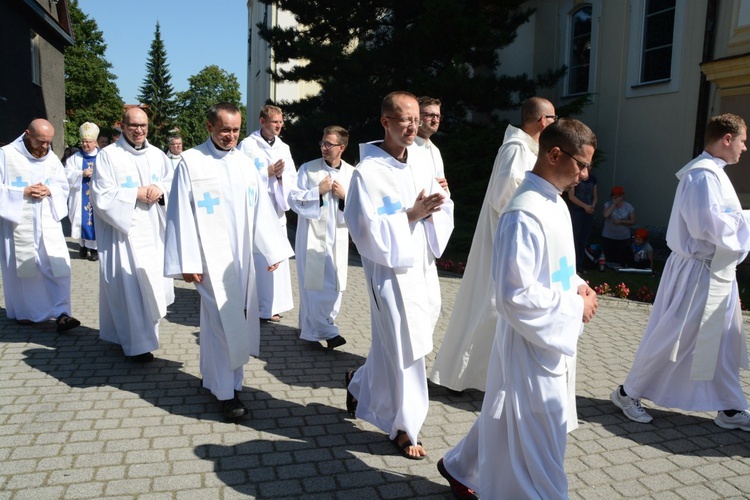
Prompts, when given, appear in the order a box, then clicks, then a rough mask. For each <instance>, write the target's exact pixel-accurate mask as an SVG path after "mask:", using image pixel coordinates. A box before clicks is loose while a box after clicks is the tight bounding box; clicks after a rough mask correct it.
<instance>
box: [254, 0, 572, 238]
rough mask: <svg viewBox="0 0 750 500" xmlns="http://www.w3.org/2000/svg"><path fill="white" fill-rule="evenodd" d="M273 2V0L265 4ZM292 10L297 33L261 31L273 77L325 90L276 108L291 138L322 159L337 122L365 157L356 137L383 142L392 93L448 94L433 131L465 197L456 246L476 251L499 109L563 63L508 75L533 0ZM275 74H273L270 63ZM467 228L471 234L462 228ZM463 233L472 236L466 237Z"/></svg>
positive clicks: (335, 4)
mask: <svg viewBox="0 0 750 500" xmlns="http://www.w3.org/2000/svg"><path fill="white" fill-rule="evenodd" d="M262 1H264V2H265V3H271V0H262ZM274 3H276V4H277V5H278V7H279V8H281V9H284V10H286V11H289V12H291V13H292V14H293V16H294V18H295V20H296V22H297V25H296V26H293V27H289V28H282V27H266V26H263V25H262V24H259V25H258V26H257V29H258V33H259V35H260V36H261V37H262V38H263V39H264V40H266V41H268V42H269V43H270V45H271V47H272V49H273V56H274V60H275V62H276V63H280V64H283V63H287V62H290V61H295V62H296V63H297V64H296V65H295V66H293V67H291V68H287V69H278V66H277V69H276V70H275V71H273V72H271V76H272V78H273V79H274V81H278V82H281V81H290V82H299V81H308V82H316V83H318V84H319V85H320V87H321V91H320V93H318V94H317V95H313V96H310V97H306V98H303V99H301V100H298V101H294V102H280V103H278V104H279V105H280V106H281V107H282V108H283V109H284V113H285V115H286V117H287V122H286V125H287V128H286V130H285V135H284V138H285V141H287V142H288V143H290V144H291V146H292V151H293V152H294V153H295V156H296V157H297V159H298V161H306V160H309V159H312V158H314V157H316V156H317V155H319V154H320V152H319V150H318V149H317V147H316V145H317V140H318V139H319V137H320V132H321V131H322V129H323V128H324V127H325V126H327V125H331V124H337V125H341V126H343V127H345V128H347V129H349V131H350V134H351V143H352V146H354V147H349V148H348V149H347V151H346V152H345V157H346V159H347V160H348V161H356V156H357V153H358V151H357V148H356V144H357V143H358V142H365V141H370V140H375V139H382V137H383V130H382V127H381V126H380V123H379V114H380V103H381V101H382V98H383V97H384V96H385V95H387V94H388V93H389V92H391V91H394V90H408V91H410V92H412V93H414V94H415V95H417V96H420V95H429V96H432V97H437V98H439V99H440V100H441V101H442V103H443V104H442V115H443V117H444V119H443V121H442V123H441V126H440V132H439V133H438V135H437V136H436V137H435V139H436V142H437V144H438V145H439V147H440V148H441V151H442V152H443V158H444V160H445V165H446V176H447V178H448V181H449V183H450V188H451V195H452V197H453V199H454V202H455V203H456V217H457V220H456V228H457V231H455V232H454V236H453V239H452V245H453V244H455V245H453V246H455V247H458V248H460V249H461V250H460V252H463V251H468V247H469V246H470V243H471V233H473V228H474V227H475V223H476V218H477V215H478V212H479V208H480V206H479V205H480V204H481V199H482V194H483V193H484V191H485V189H486V185H487V180H488V179H489V176H490V173H491V171H492V165H493V160H494V157H495V154H496V153H497V149H498V147H499V146H500V144H501V143H502V137H503V132H504V129H505V127H506V125H507V124H506V123H501V121H500V119H499V118H498V114H497V113H496V112H498V111H508V110H513V109H518V108H519V107H520V103H521V102H522V101H523V100H524V99H526V98H528V97H531V96H534V95H537V93H538V91H539V90H540V89H541V88H545V87H551V86H553V85H554V84H555V82H556V81H557V80H558V79H559V78H560V77H561V76H562V75H563V74H564V72H565V68H557V69H550V70H548V71H547V72H546V73H544V74H540V75H536V76H529V75H525V74H523V75H517V76H508V75H503V74H502V72H501V71H500V70H501V68H500V67H499V65H500V63H499V58H498V50H499V49H501V48H503V47H505V46H507V45H508V44H510V43H511V42H512V41H513V40H514V39H515V37H516V30H517V29H518V27H519V26H521V25H522V24H523V23H526V22H527V21H528V20H529V17H530V16H531V15H532V14H533V12H534V11H533V9H530V8H528V7H526V6H524V4H525V3H526V2H525V1H524V0H503V1H497V0H476V1H474V2H471V3H467V4H466V5H464V4H461V3H457V2H454V1H451V0H414V1H410V2H402V1H398V0H357V1H355V2H354V3H352V2H350V1H347V0H276V1H275V2H274ZM269 71H270V70H269ZM459 227H461V228H462V229H461V230H458V229H459ZM461 231H463V233H462V232H461Z"/></svg>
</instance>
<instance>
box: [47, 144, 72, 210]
mask: <svg viewBox="0 0 750 500" xmlns="http://www.w3.org/2000/svg"><path fill="white" fill-rule="evenodd" d="M50 154H53V153H50ZM57 163H58V167H57V168H55V172H54V174H53V177H52V178H51V179H50V184H49V186H48V187H49V191H50V195H49V198H48V201H49V204H50V209H51V210H52V217H54V218H55V220H56V221H57V222H60V221H61V220H63V219H64V218H65V217H66V216H67V215H68V194H69V193H70V186H68V179H67V178H66V177H65V171H64V170H63V168H62V163H60V162H57Z"/></svg>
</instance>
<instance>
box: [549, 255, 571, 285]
mask: <svg viewBox="0 0 750 500" xmlns="http://www.w3.org/2000/svg"><path fill="white" fill-rule="evenodd" d="M575 273H576V268H575V266H573V265H568V258H567V257H560V268H559V269H558V270H557V271H555V272H554V273H552V283H554V282H556V281H559V282H560V284H561V285H562V289H563V290H569V289H570V278H571V277H573V275H574V274H575Z"/></svg>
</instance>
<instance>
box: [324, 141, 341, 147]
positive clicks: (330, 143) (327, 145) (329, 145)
mask: <svg viewBox="0 0 750 500" xmlns="http://www.w3.org/2000/svg"><path fill="white" fill-rule="evenodd" d="M318 146H320V147H321V148H323V149H331V148H332V147H334V146H343V144H334V143H332V142H324V141H320V142H318Z"/></svg>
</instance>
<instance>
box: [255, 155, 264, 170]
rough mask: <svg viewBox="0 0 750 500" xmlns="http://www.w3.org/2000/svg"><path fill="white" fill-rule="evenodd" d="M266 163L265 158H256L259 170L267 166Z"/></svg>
mask: <svg viewBox="0 0 750 500" xmlns="http://www.w3.org/2000/svg"><path fill="white" fill-rule="evenodd" d="M265 163H266V162H264V161H263V160H261V159H260V158H256V159H255V168H257V169H258V170H260V169H261V168H263V167H265V166H266V165H265Z"/></svg>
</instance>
